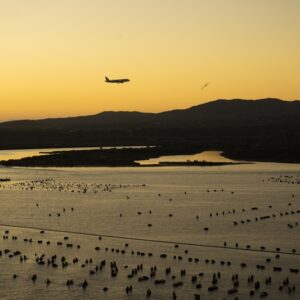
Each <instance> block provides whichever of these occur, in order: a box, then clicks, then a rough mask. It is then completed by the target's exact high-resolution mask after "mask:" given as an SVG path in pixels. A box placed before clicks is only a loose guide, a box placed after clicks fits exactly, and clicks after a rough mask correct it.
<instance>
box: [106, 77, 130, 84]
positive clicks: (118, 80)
mask: <svg viewBox="0 0 300 300" xmlns="http://www.w3.org/2000/svg"><path fill="white" fill-rule="evenodd" d="M128 81H130V80H129V79H127V78H122V79H109V78H108V77H106V76H105V82H107V83H124V82H128Z"/></svg>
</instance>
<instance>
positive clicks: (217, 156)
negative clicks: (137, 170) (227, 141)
mask: <svg viewBox="0 0 300 300" xmlns="http://www.w3.org/2000/svg"><path fill="white" fill-rule="evenodd" d="M188 160H189V161H195V160H197V161H210V162H232V160H231V159H228V158H226V157H224V156H222V152H221V151H203V152H201V153H197V154H189V155H166V156H160V157H157V158H151V159H147V160H139V161H137V162H138V163H140V164H141V165H157V164H159V163H160V162H186V161H188Z"/></svg>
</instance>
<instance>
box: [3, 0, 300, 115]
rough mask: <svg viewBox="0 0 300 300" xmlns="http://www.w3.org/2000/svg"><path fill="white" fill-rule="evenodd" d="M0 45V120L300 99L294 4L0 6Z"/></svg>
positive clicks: (99, 0) (17, 1)
mask: <svg viewBox="0 0 300 300" xmlns="http://www.w3.org/2000/svg"><path fill="white" fill-rule="evenodd" d="M0 41H1V43H0V101H1V102H0V103H1V109H0V120H8V119H19V118H40V117H53V116H70V115H83V114H93V113H98V112H100V111H103V110H140V111H152V112H155V111H162V110H167V109H173V108H185V107H189V106H192V105H196V104H199V103H201V102H207V101H209V100H213V99H217V98H248V99H252V98H264V97H278V98H283V99H287V100H289V99H300V82H299V81H300V0H0ZM104 76H108V77H111V78H124V77H125V78H130V79H131V82H130V83H128V84H123V85H116V84H107V83H104ZM208 81H209V82H211V84H210V85H209V86H208V87H207V88H205V89H203V90H202V89H201V87H202V86H203V85H204V84H205V83H206V82H208Z"/></svg>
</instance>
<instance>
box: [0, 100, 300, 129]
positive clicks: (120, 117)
mask: <svg viewBox="0 0 300 300" xmlns="http://www.w3.org/2000/svg"><path fill="white" fill-rule="evenodd" d="M298 108H299V110H300V100H292V101H285V100H281V99H278V98H264V99H256V100H248V99H230V100H226V99H217V100H214V101H210V102H206V103H203V104H199V105H195V106H191V107H189V108H185V109H174V110H168V111H163V112H158V113H151V112H139V111H103V112H100V113H97V114H92V115H85V116H74V117H62V118H45V119H38V120H31V119H23V120H13V121H6V122H2V123H0V129H5V128H6V129H22V130H24V129H26V128H25V127H28V129H55V128H57V129H63V128H77V129H78V128H80V127H81V126H104V125H105V126H108V125H111V126H114V125H120V124H133V125H134V124H144V125H145V126H147V127H149V126H150V127H151V126H155V127H156V126H157V125H158V124H156V125H155V123H157V122H158V123H160V124H163V125H165V126H168V125H169V126H174V125H176V124H174V122H176V121H183V120H184V121H185V122H187V123H189V124H190V125H192V124H191V123H194V125H195V122H196V123H198V125H199V122H203V125H210V124H211V123H213V122H225V123H228V122H230V121H234V120H235V121H242V120H243V119H244V120H249V119H251V117H253V119H255V117H260V118H261V117H266V116H269V117H272V115H273V119H276V118H278V117H282V116H284V115H286V114H288V115H289V116H292V117H293V116H294V115H298V113H297V111H296V110H297V109H298ZM247 113H248V114H249V113H252V114H256V115H255V116H254V115H252V116H250V115H249V116H247ZM274 114H277V115H274ZM299 114H300V112H299ZM187 117H188V119H186V118H187ZM249 117H250V118H249ZM153 123H154V124H153ZM211 125H212V124H211Z"/></svg>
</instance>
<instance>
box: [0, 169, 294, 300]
mask: <svg viewBox="0 0 300 300" xmlns="http://www.w3.org/2000/svg"><path fill="white" fill-rule="evenodd" d="M4 177H10V178H11V181H10V182H6V183H0V185H1V186H0V223H1V225H0V230H1V234H2V236H5V238H4V239H2V237H1V242H0V250H1V251H2V252H1V254H2V255H1V256H0V299H54V298H56V299H146V293H147V290H148V289H149V290H151V296H149V299H173V297H174V295H173V293H174V292H175V294H176V297H177V299H194V297H195V296H194V294H199V295H201V299H223V298H224V299H235V297H238V299H260V298H261V296H264V295H266V294H263V292H266V293H267V294H268V296H267V297H266V298H267V299H299V298H300V292H299V289H300V285H299V282H300V274H299V273H297V270H298V269H300V256H299V253H300V238H299V233H300V230H299V228H300V226H299V225H298V224H299V223H300V184H299V181H300V166H299V165H288V164H262V163H261V164H253V165H236V166H223V167H180V168H177V167H164V168H150V167H145V168H70V169H22V168H11V169H10V168H0V178H4ZM42 229H43V230H44V233H43V232H41V230H42ZM7 231H9V232H7ZM100 236H101V239H99V237H100ZM15 237H16V238H15ZM30 239H31V242H29V240H30ZM24 240H25V241H24ZM26 240H27V241H26ZM58 243H59V244H58ZM79 247H80V248H79ZM5 250H6V251H5ZM17 251H19V252H17ZM23 255H26V257H27V260H26V261H24V260H22V258H23ZM53 255H56V259H54V258H53V257H52V256H53ZM20 257H22V258H20ZM76 258H77V259H78V262H77V263H76V261H77V260H76ZM74 259H75V260H74ZM73 260H74V263H73ZM102 261H105V266H104V265H102V267H101V268H100V264H101V262H102ZM48 262H49V263H48ZM103 264H104V263H103ZM151 268H152V272H151ZM154 268H156V271H154ZM169 268H170V269H169ZM100 269H101V270H100ZM132 270H133V271H132ZM14 275H15V276H14ZM33 275H36V280H32V279H34V278H32V276H33ZM128 275H129V276H128ZM251 275H253V280H251V278H250V280H249V282H248V278H249V276H251ZM13 277H15V278H13ZM131 277H132V278H131ZM214 277H215V279H214ZM269 277H271V282H269V281H270V279H269ZM287 278H288V280H287ZM47 279H49V281H50V283H49V284H48V285H47V284H46V281H47ZM213 279H214V280H213ZM68 280H73V284H72V282H71V281H69V283H70V284H69V286H67V285H66V282H67V281H68ZM85 280H86V281H87V283H88V286H87V287H86V288H85V289H84V288H82V283H83V282H84V281H85ZM257 282H259V284H258V283H257ZM127 286H132V292H128V294H127V293H126V287H127ZM255 286H256V288H255ZM105 287H106V288H107V291H104V290H103V288H105ZM211 287H214V288H212V289H214V290H213V291H209V290H208V289H209V288H211ZM294 288H295V291H293V290H294ZM280 289H281V290H280ZM250 291H254V296H252V297H251V296H250V295H249V292H250ZM149 293H150V292H149Z"/></svg>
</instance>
